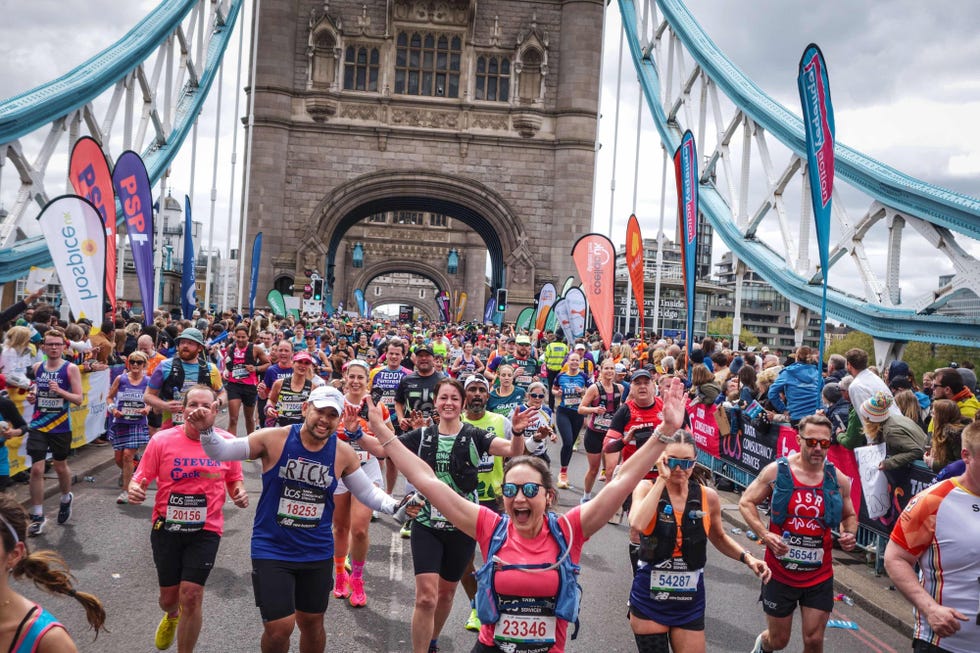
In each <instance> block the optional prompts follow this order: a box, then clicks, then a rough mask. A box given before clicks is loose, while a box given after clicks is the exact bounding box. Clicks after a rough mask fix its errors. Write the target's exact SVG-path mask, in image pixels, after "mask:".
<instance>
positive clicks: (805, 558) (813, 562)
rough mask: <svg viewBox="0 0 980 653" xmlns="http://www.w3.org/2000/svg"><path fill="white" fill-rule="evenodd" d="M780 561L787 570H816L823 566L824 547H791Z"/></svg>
mask: <svg viewBox="0 0 980 653" xmlns="http://www.w3.org/2000/svg"><path fill="white" fill-rule="evenodd" d="M780 560H781V561H782V562H783V566H784V567H786V568H787V569H816V568H817V567H819V566H820V565H821V564H823V547H820V548H815V547H807V546H793V545H791V546H790V547H789V552H788V553H787V554H786V555H784V556H783V557H782V558H780ZM791 565H792V566H791Z"/></svg>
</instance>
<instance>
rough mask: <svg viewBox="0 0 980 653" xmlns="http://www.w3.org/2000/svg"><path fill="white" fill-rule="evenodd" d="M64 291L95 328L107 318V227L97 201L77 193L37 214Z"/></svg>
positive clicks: (76, 311)
mask: <svg viewBox="0 0 980 653" xmlns="http://www.w3.org/2000/svg"><path fill="white" fill-rule="evenodd" d="M37 222H38V226H40V228H41V233H43V234H44V241H45V243H46V244H47V246H48V251H49V252H51V260H52V261H53V262H54V268H55V270H56V271H57V272H58V279H60V280H61V288H62V292H63V293H64V294H65V299H66V300H67V302H68V307H69V308H71V310H72V312H73V313H74V314H75V319H76V320H78V319H81V318H83V317H87V318H88V319H90V320H92V323H93V324H94V325H95V328H96V329H98V327H99V325H101V324H102V322H103V321H104V318H103V310H102V309H103V303H102V302H103V299H104V297H105V227H104V226H103V225H102V216H101V215H100V214H99V210H98V209H97V208H95V205H94V204H92V203H91V202H89V201H88V200H87V199H85V198H83V197H79V196H77V195H62V196H61V197H58V198H55V199H54V200H52V201H51V202H49V203H48V205H47V206H46V207H44V210H43V211H41V215H39V216H38V217H37Z"/></svg>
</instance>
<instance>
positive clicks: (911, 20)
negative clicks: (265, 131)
mask: <svg viewBox="0 0 980 653" xmlns="http://www.w3.org/2000/svg"><path fill="white" fill-rule="evenodd" d="M156 4H157V3H156V2H152V1H147V0H135V1H130V2H118V1H116V0H90V2H88V3H87V10H86V11H76V10H69V9H67V7H66V5H65V3H64V2H63V1H62V0H32V2H30V3H27V2H13V1H12V0H0V9H3V14H4V20H5V29H4V38H3V39H2V41H0V55H2V57H3V61H4V65H3V66H2V67H0V97H9V96H12V95H14V94H16V93H19V92H22V91H24V90H27V89H29V88H31V87H34V86H37V85H38V84H39V83H43V82H44V81H46V80H51V79H54V78H55V77H57V76H58V75H60V74H63V73H64V72H67V71H68V70H70V69H71V68H72V67H74V66H76V65H78V64H79V63H81V62H83V61H85V60H86V59H87V58H89V57H91V56H92V55H94V54H95V53H97V52H98V51H100V50H102V49H104V48H105V47H107V46H108V45H110V44H112V43H113V42H115V41H116V40H117V39H118V38H119V37H121V36H122V35H123V34H124V33H125V32H126V31H128V30H129V29H130V28H131V27H132V26H133V25H135V24H136V23H137V22H138V21H139V20H140V19H141V18H142V17H143V16H145V15H146V14H147V13H148V12H149V11H150V10H151V9H152V8H153V7H154V6H156ZM688 6H689V7H691V10H692V12H693V14H694V16H695V18H696V19H697V20H698V22H699V23H700V24H701V25H702V26H703V27H704V29H705V30H706V32H707V33H708V35H709V36H710V37H711V38H712V39H713V40H714V42H715V43H716V44H717V45H718V46H719V47H720V48H721V50H722V51H723V52H725V54H726V55H728V56H729V57H730V58H731V59H732V60H733V61H734V62H735V64H736V65H737V66H738V67H740V68H741V69H742V70H743V71H745V72H746V73H747V74H748V75H749V77H750V78H751V79H752V80H753V81H754V82H755V83H756V84H757V85H758V86H759V87H760V88H761V89H762V90H763V91H765V92H766V93H768V94H769V95H770V96H772V97H773V98H774V99H776V100H777V101H778V102H780V103H782V104H784V106H786V107H788V108H789V109H790V110H791V111H793V112H794V113H797V114H798V113H799V109H798V104H799V99H798V93H797V89H796V66H797V62H798V61H799V57H800V55H801V53H802V51H803V48H804V47H805V46H806V44H807V43H809V42H811V41H813V42H816V43H818V44H819V45H820V46H821V48H822V50H823V52H824V55H825V56H826V58H827V62H828V69H829V71H830V82H831V89H832V93H833V100H834V107H835V113H836V126H837V139H838V141H839V142H842V143H846V144H848V145H850V146H852V147H854V148H856V149H858V150H860V151H862V152H864V153H866V154H868V155H869V156H872V157H874V158H876V159H878V160H880V161H883V162H885V163H887V164H889V165H891V166H893V167H895V168H897V169H899V170H901V171H902V172H905V173H908V174H910V175H912V176H915V177H919V178H921V179H923V180H925V181H927V182H930V183H934V184H938V185H941V186H943V187H946V188H950V189H952V190H956V191H958V192H962V193H965V194H968V195H972V196H975V197H977V196H980V126H978V124H977V123H978V121H977V116H978V115H980V77H978V76H977V75H976V73H975V70H974V69H975V65H976V64H975V62H976V61H977V59H978V58H980V31H978V30H977V29H976V26H977V25H980V3H973V2H961V1H958V0H938V1H934V2H929V3H923V2H918V1H912V0H893V1H892V2H888V3H882V2H872V1H869V0H827V1H825V2H822V3H813V2H806V3H804V2H801V1H798V0H753V1H752V2H748V3H744V2H739V3H734V2H724V1H721V0H690V2H689V3H688ZM250 11H251V10H250V9H249V10H248V11H247V12H246V15H245V19H246V20H250V15H251V14H250ZM607 17H608V19H607V25H606V56H605V66H604V75H603V77H604V92H603V102H602V114H603V118H602V120H601V124H600V141H601V144H602V148H601V150H600V153H599V161H598V174H597V181H596V191H597V192H596V198H595V215H596V218H595V227H596V230H598V231H602V232H606V231H607V230H608V228H609V223H610V222H609V218H610V209H609V206H610V184H611V158H612V152H613V149H614V146H616V144H615V143H614V139H613V126H614V120H613V119H614V114H615V108H616V103H617V92H616V72H617V65H619V64H620V62H619V61H618V60H617V55H618V47H619V37H618V34H619V17H618V8H617V3H616V2H612V3H611V4H610V5H609V7H608V9H607ZM236 35H237V30H236ZM246 52H247V50H246ZM229 53H230V54H231V56H232V58H234V56H235V55H236V54H237V39H235V40H233V42H232V44H231V46H230V49H229ZM622 80H623V84H622V91H621V93H620V128H619V143H618V147H615V149H616V150H617V153H618V163H617V170H616V193H615V207H614V209H613V211H612V225H613V229H612V236H613V240H614V242H616V243H617V244H618V243H621V242H622V241H623V237H624V233H625V225H626V219H627V218H628V216H629V214H630V212H631V210H632V208H633V206H632V203H633V202H632V197H633V178H634V161H635V158H634V157H635V143H636V123H637V114H636V108H637V103H638V92H639V91H638V86H637V84H636V80H635V73H634V71H633V67H632V63H631V62H630V61H629V60H628V56H627V58H626V60H625V61H623V62H622ZM234 82H235V69H234V65H232V66H231V67H229V68H228V69H227V70H226V71H225V87H226V89H228V90H227V92H226V94H225V96H224V98H223V103H224V104H223V107H222V114H223V116H224V119H223V123H224V130H227V129H229V128H230V125H231V123H232V121H231V119H230V116H231V115H232V109H233V107H232V103H233V94H234ZM243 85H244V81H243ZM212 96H214V93H212ZM214 112H215V101H214V97H213V98H212V99H211V100H209V103H208V105H207V108H206V109H205V112H204V114H203V115H202V118H201V129H200V134H199V142H198V151H199V152H198V164H197V165H198V168H197V172H196V180H197V181H196V183H195V193H194V194H195V197H194V206H195V218H196V219H199V220H203V221H204V222H205V224H206V225H207V222H208V217H209V213H210V203H209V201H208V200H209V190H210V186H211V168H212V165H211V157H212V153H213V147H214V143H213V140H212V139H213V131H214V126H213V120H214V117H213V116H214ZM244 113H245V107H244V105H242V106H241V107H240V108H239V115H244ZM643 122H644V129H643V132H642V136H641V141H640V142H641V157H640V161H641V163H640V172H639V179H640V184H639V188H640V190H639V192H638V193H637V213H638V215H639V217H640V219H641V225H642V228H643V231H644V235H645V236H647V237H655V236H656V230H657V226H658V224H659V216H660V179H661V168H660V161H661V157H660V147H659V142H658V141H657V139H656V134H655V132H654V131H653V130H652V128H651V126H650V118H649V115H645V116H644V119H643ZM236 131H237V132H238V133H241V130H240V129H238V130H236ZM189 145H190V144H189V143H188V145H187V146H185V148H184V151H183V153H182V155H181V158H180V159H179V160H178V163H177V164H175V165H174V167H173V170H174V176H173V178H172V182H171V185H172V187H173V188H174V191H175V194H180V195H182V194H183V193H185V192H188V190H189V185H190V164H189V158H190V156H189V149H190V147H189ZM118 149H119V148H118V145H117V146H116V148H115V153H116V154H118ZM66 155H67V153H66V152H65V153H64V154H59V155H58V157H56V158H55V159H53V161H52V169H55V168H56V167H57V166H59V165H60V166H61V167H62V168H63V167H64V163H63V160H64V159H66ZM230 158H231V139H230V138H229V137H224V138H223V139H222V140H221V143H220V150H219V156H218V160H219V163H220V168H221V170H222V172H221V174H222V178H220V179H219V192H218V195H217V202H216V204H215V215H216V237H215V244H216V246H223V245H224V234H225V233H226V232H227V228H226V227H225V220H226V219H227V215H228V194H227V179H226V177H225V175H226V174H227V172H226V171H227V170H229V169H230V165H229V162H230ZM242 159H243V146H242V145H239V147H238V161H239V166H238V172H239V173H240V170H241V161H242ZM11 168H12V166H5V169H4V170H3V177H2V184H3V185H2V187H0V198H2V201H3V204H4V205H5V206H7V207H9V205H10V203H11V201H12V200H11V199H10V198H11V196H12V192H13V191H14V190H15V186H16V184H15V183H14V178H13V176H12V172H13V171H12V170H11ZM236 176H237V177H238V178H237V179H236V180H235V184H236V192H240V190H241V188H240V186H241V178H240V174H236ZM670 183H671V182H670V178H669V177H668V185H670ZM669 192H670V193H671V199H670V200H669V201H668V203H667V212H666V216H665V223H666V225H667V226H666V231H667V232H668V235H672V231H673V230H672V225H673V221H674V214H673V205H672V204H673V197H672V191H669ZM236 202H237V200H236ZM236 207H237V204H236ZM236 214H237V209H236ZM857 217H859V216H851V219H852V221H854V220H856V219H857ZM236 220H237V215H236ZM206 228H207V227H206ZM236 229H237V227H236ZM205 244H206V243H205ZM868 244H869V249H870V250H871V251H872V252H873V253H874V252H880V251H883V250H882V249H881V247H882V246H883V241H881V240H879V241H878V242H877V244H876V243H875V242H869V243H868ZM718 249H720V248H718ZM928 254H929V251H928V248H922V247H917V246H916V245H915V244H913V243H911V242H910V244H909V246H908V248H907V249H906V255H907V257H908V258H912V257H913V256H919V255H924V256H926V255H928ZM717 257H718V253H716V258H717ZM944 265H945V263H944V262H942V261H940V262H930V265H928V266H921V265H920V266H914V265H906V275H907V276H906V279H907V283H908V284H909V288H908V289H907V291H908V293H909V294H907V295H906V297H909V296H911V295H915V294H918V293H919V292H924V291H926V290H928V289H930V288H933V287H935V285H936V277H937V275H938V274H939V273H941V272H942V271H943V266H944ZM946 267H947V268H948V267H949V266H948V265H947V266H946ZM910 268H914V269H915V270H916V273H915V274H911V270H910ZM917 270H922V272H921V273H919V272H917ZM832 278H833V277H832Z"/></svg>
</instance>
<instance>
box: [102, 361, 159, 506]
mask: <svg viewBox="0 0 980 653" xmlns="http://www.w3.org/2000/svg"><path fill="white" fill-rule="evenodd" d="M149 380H150V379H149V377H147V376H146V355H145V354H144V353H143V352H140V351H134V352H133V353H132V354H130V355H129V358H128V359H127V360H126V373H125V374H120V375H119V376H117V377H116V380H115V381H113V382H112V387H110V388H109V394H108V395H106V401H107V402H108V404H109V405H108V409H109V412H110V413H111V414H112V418H113V419H112V425H111V427H110V428H109V440H110V441H111V442H112V450H113V453H114V454H115V459H116V466H118V467H119V469H121V470H122V486H123V487H124V488H128V487H129V481H130V480H131V479H132V478H133V467H134V461H135V457H136V454H137V453H139V450H140V449H142V448H143V447H145V446H146V445H147V443H148V442H149V441H150V430H149V425H148V424H147V421H146V416H147V414H148V413H149V412H150V410H151V409H150V407H149V406H147V405H146V402H145V401H143V394H144V393H145V392H146V386H147V383H149ZM128 497H129V493H128V492H127V491H126V490H123V492H122V493H121V494H120V495H119V496H118V497H116V503H127V502H128V500H129V499H128Z"/></svg>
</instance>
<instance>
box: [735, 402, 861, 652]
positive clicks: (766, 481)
mask: <svg viewBox="0 0 980 653" xmlns="http://www.w3.org/2000/svg"><path fill="white" fill-rule="evenodd" d="M831 429H832V426H831V424H830V420H829V419H827V418H826V417H825V416H823V415H809V416H807V417H804V418H803V419H802V420H800V432H799V435H797V440H798V441H799V444H800V452H799V453H794V454H791V455H790V456H787V457H783V458H779V459H778V460H776V462H774V463H770V464H769V465H766V467H765V468H764V469H763V470H762V472H761V473H760V474H759V476H757V477H756V479H755V480H754V481H753V482H752V484H751V485H749V487H747V488H746V489H745V492H744V493H743V494H742V499H741V501H739V510H740V511H741V513H742V516H743V517H744V518H745V521H746V522H747V523H748V526H749V528H750V529H752V530H753V531H755V532H756V533H762V534H763V535H762V542H763V544H765V545H766V563H767V564H768V565H769V568H770V569H771V570H772V579H771V580H770V581H769V582H768V583H766V585H765V586H763V588H762V594H761V596H760V597H759V598H760V600H761V601H762V605H763V611H764V612H765V614H766V622H767V624H768V628H767V629H766V630H765V631H763V632H762V633H761V634H760V635H759V636H758V637H757V638H756V640H755V648H753V649H752V650H753V653H760V652H763V653H764V652H768V651H778V650H780V649H783V648H786V646H787V644H789V639H790V635H791V633H792V629H793V612H794V611H795V610H796V606H797V604H799V606H800V612H801V616H802V622H803V626H802V628H803V651H804V653H821V652H822V651H823V640H824V631H825V629H826V628H827V621H828V620H829V619H830V613H831V611H832V610H833V609H834V568H833V558H832V556H831V549H832V548H833V535H832V533H831V529H836V528H838V526H840V534H841V535H840V538H839V539H838V542H839V544H840V546H841V548H842V549H844V550H845V551H851V550H853V549H854V546H855V544H856V540H855V539H854V534H855V533H856V532H857V514H856V513H855V512H854V506H853V504H852V503H851V480H850V479H849V478H848V477H847V476H845V475H844V474H842V473H841V472H839V471H837V469H836V468H835V467H834V465H833V464H831V463H830V462H827V450H828V449H829V448H830V444H831ZM770 498H771V518H770V521H769V528H766V527H765V525H764V524H763V523H762V519H761V518H760V517H759V510H758V506H759V504H760V503H762V502H763V501H765V500H766V499H770Z"/></svg>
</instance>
